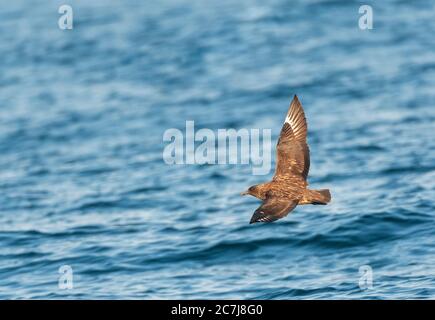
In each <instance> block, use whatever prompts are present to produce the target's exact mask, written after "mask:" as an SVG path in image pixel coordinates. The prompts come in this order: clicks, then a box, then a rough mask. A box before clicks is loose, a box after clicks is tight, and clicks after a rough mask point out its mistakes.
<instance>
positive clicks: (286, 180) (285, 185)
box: [241, 95, 331, 223]
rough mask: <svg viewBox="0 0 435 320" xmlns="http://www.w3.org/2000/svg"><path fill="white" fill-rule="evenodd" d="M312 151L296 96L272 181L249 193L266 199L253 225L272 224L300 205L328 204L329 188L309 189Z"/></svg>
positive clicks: (257, 186)
mask: <svg viewBox="0 0 435 320" xmlns="http://www.w3.org/2000/svg"><path fill="white" fill-rule="evenodd" d="M309 169H310V150H309V148H308V144H307V121H306V119H305V114H304V109H303V108H302V105H301V103H300V102H299V99H298V97H297V96H296V95H295V96H294V98H293V101H292V102H291V104H290V108H289V110H288V112H287V117H286V118H285V122H284V125H283V127H282V129H281V133H280V135H279V139H278V144H277V146H276V168H275V175H274V176H273V178H272V181H269V182H266V183H261V184H257V185H254V186H252V187H250V188H249V189H248V190H247V191H245V192H242V193H241V194H242V195H246V194H249V195H251V196H254V197H256V198H258V199H261V200H263V203H262V204H261V206H260V207H259V208H258V209H257V210H255V212H254V214H253V215H252V218H251V221H250V223H255V222H272V221H275V220H278V219H281V218H284V217H285V216H287V215H288V214H289V212H290V211H292V210H293V209H294V208H295V207H296V206H297V205H299V204H323V205H325V204H327V203H328V202H329V201H331V194H330V193H329V190H328V189H323V190H310V189H308V188H307V186H308V182H307V176H308V170H309Z"/></svg>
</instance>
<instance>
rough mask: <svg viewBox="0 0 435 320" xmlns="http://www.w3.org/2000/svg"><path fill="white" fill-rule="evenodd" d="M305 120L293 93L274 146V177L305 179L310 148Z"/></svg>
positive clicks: (302, 110)
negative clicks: (296, 176) (299, 177)
mask: <svg viewBox="0 0 435 320" xmlns="http://www.w3.org/2000/svg"><path fill="white" fill-rule="evenodd" d="M307 130H308V127H307V120H306V118H305V113H304V109H303V108H302V104H301V103H300V102H299V99H298V97H297V96H296V95H295V96H294V98H293V101H292V102H291V104H290V108H289V111H288V113H287V116H286V118H285V122H284V125H283V127H282V129H281V133H280V136H279V139H278V144H277V146H276V168H275V177H274V178H277V177H281V176H288V175H290V176H291V175H299V176H302V177H303V178H304V180H306V179H307V176H308V171H309V170H310V150H309V148H308V144H307Z"/></svg>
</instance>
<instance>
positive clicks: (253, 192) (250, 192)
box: [240, 185, 259, 197]
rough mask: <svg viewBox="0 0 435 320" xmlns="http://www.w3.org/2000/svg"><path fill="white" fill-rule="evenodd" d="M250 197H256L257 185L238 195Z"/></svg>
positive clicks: (257, 192)
mask: <svg viewBox="0 0 435 320" xmlns="http://www.w3.org/2000/svg"><path fill="white" fill-rule="evenodd" d="M248 194H249V195H251V196H254V197H255V196H256V195H258V194H259V188H258V185H255V186H252V187H249V189H248V190H246V191H244V192H242V193H240V195H242V196H246V195H248Z"/></svg>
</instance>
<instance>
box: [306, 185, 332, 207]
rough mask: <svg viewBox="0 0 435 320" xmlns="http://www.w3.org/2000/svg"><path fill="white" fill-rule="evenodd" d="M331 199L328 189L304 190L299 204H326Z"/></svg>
mask: <svg viewBox="0 0 435 320" xmlns="http://www.w3.org/2000/svg"><path fill="white" fill-rule="evenodd" d="M330 201H331V193H330V192H329V189H322V190H309V189H306V190H305V191H304V195H303V197H302V199H301V200H300V201H299V204H323V205H325V204H327V203H328V202H330Z"/></svg>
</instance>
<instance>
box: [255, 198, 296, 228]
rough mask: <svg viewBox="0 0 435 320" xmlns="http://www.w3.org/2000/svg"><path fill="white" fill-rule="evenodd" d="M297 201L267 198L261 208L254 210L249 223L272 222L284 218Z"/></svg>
mask: <svg viewBox="0 0 435 320" xmlns="http://www.w3.org/2000/svg"><path fill="white" fill-rule="evenodd" d="M297 204H298V203H297V201H292V200H289V199H285V198H279V197H268V198H267V199H266V200H264V201H263V203H262V204H261V206H260V207H259V208H258V209H257V210H255V212H254V214H253V215H252V218H251V221H250V223H255V222H272V221H275V220H278V219H281V218H284V217H285V216H286V215H288V213H289V212H290V211H292V210H293V209H294V208H295V207H296V206H297Z"/></svg>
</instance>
